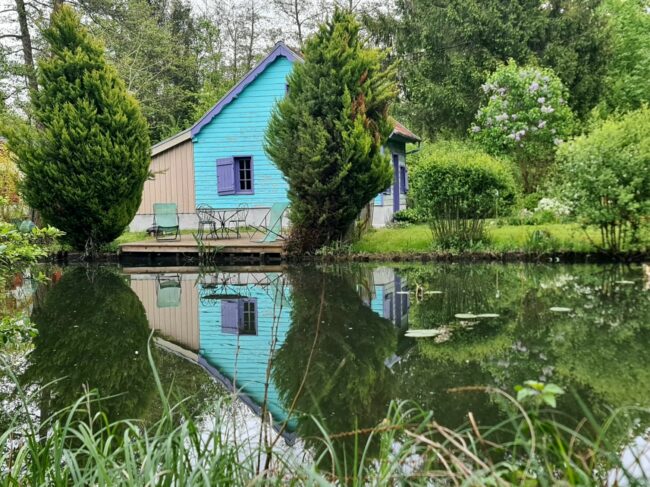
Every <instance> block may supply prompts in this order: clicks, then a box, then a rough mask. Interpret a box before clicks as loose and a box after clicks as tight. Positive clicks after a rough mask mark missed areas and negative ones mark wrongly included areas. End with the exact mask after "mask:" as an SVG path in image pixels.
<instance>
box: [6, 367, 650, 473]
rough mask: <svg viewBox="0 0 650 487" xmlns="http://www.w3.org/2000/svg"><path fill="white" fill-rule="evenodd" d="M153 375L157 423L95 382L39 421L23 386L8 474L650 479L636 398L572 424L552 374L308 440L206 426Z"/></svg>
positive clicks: (395, 408)
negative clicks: (464, 414)
mask: <svg viewBox="0 0 650 487" xmlns="http://www.w3.org/2000/svg"><path fill="white" fill-rule="evenodd" d="M150 361H151V362H152V360H151V356H150ZM154 376H155V379H156V382H157V386H158V391H159V394H160V398H161V400H162V402H163V412H162V414H161V417H160V418H159V419H158V421H157V422H156V423H155V424H153V425H152V426H149V427H145V426H144V425H143V424H142V423H139V422H137V421H119V422H113V423H111V422H109V421H108V420H107V419H106V417H105V416H104V415H103V414H101V413H96V412H93V411H94V410H95V409H96V400H97V397H96V396H95V395H94V394H93V393H92V392H89V393H87V394H86V395H85V396H83V397H81V398H80V399H79V400H78V401H77V402H76V403H75V404H73V405H71V406H70V407H69V408H67V409H65V410H63V411H59V412H57V413H55V414H53V415H52V416H51V417H49V418H46V419H44V420H43V421H40V422H37V421H36V420H35V419H33V411H30V410H29V404H30V403H32V398H31V397H29V395H28V393H27V392H26V391H24V390H22V389H20V388H18V389H17V390H18V395H19V399H20V400H21V402H22V404H23V407H24V414H22V415H20V419H19V418H18V417H17V418H16V421H14V423H13V424H11V425H10V426H9V427H8V428H7V429H6V430H5V431H3V432H2V433H1V435H0V478H1V479H2V480H1V484H2V485H7V486H9V485H21V486H22V485H32V486H36V485H102V486H103V485H143V486H144V485H175V486H176V485H256V484H264V485H275V484H277V485H280V484H282V485H285V484H287V483H290V484H293V485H329V484H336V485H341V484H345V485H526V486H537V485H539V486H544V485H558V484H563V485H595V484H609V485H615V482H616V481H618V483H617V484H616V485H647V481H648V479H650V472H648V471H646V472H645V476H644V473H643V461H644V459H643V458H633V459H632V461H631V462H630V461H629V459H628V461H627V462H626V464H625V465H624V464H623V462H621V461H620V460H619V458H620V457H621V450H622V448H623V447H624V445H625V444H626V443H629V442H630V440H632V438H633V436H634V435H633V429H631V427H630V425H631V422H629V420H628V418H629V417H630V415H629V414H628V413H629V410H628V411H617V412H615V413H613V414H612V416H611V418H610V419H609V420H608V421H607V422H605V423H604V424H597V423H596V422H595V421H594V420H593V418H592V417H591V415H590V414H589V413H588V411H586V410H585V418H584V420H582V421H581V422H580V423H579V424H578V425H576V427H570V426H567V425H566V424H570V423H566V422H565V421H563V420H562V418H561V417H558V415H556V414H554V413H553V408H552V407H548V408H546V407H547V406H553V405H554V402H555V396H556V395H558V394H561V393H563V391H561V390H560V389H559V388H557V387H556V386H553V385H552V384H548V385H544V384H538V383H528V384H527V385H526V386H525V387H524V388H522V389H521V390H520V391H519V394H518V399H520V400H519V401H518V400H517V399H515V398H514V397H512V396H511V395H509V394H508V393H506V392H504V391H500V390H496V389H490V388H466V389H459V390H457V391H456V392H457V393H458V394H459V400H462V394H463V393H464V392H466V391H470V390H471V391H474V392H475V391H476V390H477V389H478V390H480V391H482V392H484V393H486V394H491V395H493V397H494V400H495V401H502V403H503V406H504V408H506V410H507V411H509V416H508V419H507V420H506V421H504V422H503V423H501V424H497V425H492V426H489V427H486V426H479V425H478V424H477V422H476V421H475V420H474V417H473V416H472V414H471V413H470V414H469V415H468V420H467V425H466V426H465V427H463V428H460V429H457V430H451V429H448V428H446V427H445V426H443V425H440V424H438V423H436V421H435V419H434V418H433V417H432V413H431V412H429V411H424V410H421V409H419V408H417V407H415V406H414V405H412V404H410V403H397V402H395V403H393V404H391V406H390V408H389V410H388V411H387V415H386V418H385V419H384V420H383V421H382V422H381V423H380V424H378V425H376V427H374V428H369V429H366V430H359V431H351V432H343V433H336V434H329V433H328V432H327V431H324V430H323V429H321V431H322V437H319V438H317V439H306V440H305V444H310V445H312V447H311V448H308V449H307V448H303V447H300V446H299V447H294V448H293V449H288V448H279V447H278V445H279V444H280V442H276V441H275V440H276V439H275V438H273V437H270V436H266V435H264V437H260V438H259V441H253V440H249V441H246V442H241V441H236V440H235V441H233V436H232V435H231V427H232V425H230V424H228V422H229V418H230V416H229V414H228V411H227V404H225V403H219V404H218V405H217V409H216V411H215V413H214V418H212V421H211V422H210V421H208V422H207V423H208V424H209V427H208V428H206V422H205V421H201V420H196V419H193V418H191V417H190V416H188V415H186V414H185V413H184V412H183V404H182V403H180V404H176V405H171V404H170V403H169V401H168V399H167V397H166V395H165V392H164V391H163V388H162V386H161V383H160V381H159V379H158V376H157V373H156V371H155V370H154ZM522 391H524V392H522ZM40 392H41V391H32V392H31V394H35V395H38V394H39V393H40ZM545 408H546V409H545ZM648 412H650V411H647V410H644V411H641V410H639V411H635V415H636V414H637V413H638V414H647V413H648ZM25 418H27V419H25ZM311 420H312V421H316V420H315V419H311ZM270 431H272V430H270ZM621 431H623V432H624V434H623V435H621ZM612 432H613V433H612ZM307 440H309V441H307ZM312 440H313V441H312ZM350 445H352V448H349V446H350ZM646 445H647V443H646ZM303 446H304V445H303ZM635 452H636V453H633V454H632V456H633V457H634V456H635V455H637V454H638V450H635ZM646 454H650V451H648V452H647V453H646ZM637 456H638V455H637ZM628 457H629V455H628ZM647 460H648V459H647V458H646V459H645V461H647ZM646 476H647V477H646Z"/></svg>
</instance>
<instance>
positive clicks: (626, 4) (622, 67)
mask: <svg viewBox="0 0 650 487" xmlns="http://www.w3.org/2000/svg"><path fill="white" fill-rule="evenodd" d="M647 9H648V2H647V1H644V0H605V1H604V2H603V5H602V7H601V8H600V10H599V11H600V15H601V16H602V17H603V18H604V19H606V21H607V24H608V30H607V33H608V35H609V37H610V39H611V53H610V55H609V58H608V62H607V75H606V76H605V79H604V93H603V97H602V101H601V103H600V105H599V106H598V110H597V112H598V114H599V115H601V116H603V115H604V116H606V115H608V114H610V113H612V112H615V111H618V112H626V111H630V110H637V109H639V108H641V107H642V106H643V104H644V103H646V104H647V103H650V49H649V48H648V46H650V15H649V14H648V10H647Z"/></svg>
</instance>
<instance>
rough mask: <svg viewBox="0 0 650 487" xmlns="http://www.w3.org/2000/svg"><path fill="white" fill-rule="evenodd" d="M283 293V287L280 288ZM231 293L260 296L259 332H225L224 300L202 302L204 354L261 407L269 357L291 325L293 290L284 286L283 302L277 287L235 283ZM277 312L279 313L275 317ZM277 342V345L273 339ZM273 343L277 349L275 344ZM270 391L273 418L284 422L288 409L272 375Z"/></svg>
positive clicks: (250, 296) (202, 348)
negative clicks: (223, 323) (291, 293)
mask: <svg viewBox="0 0 650 487" xmlns="http://www.w3.org/2000/svg"><path fill="white" fill-rule="evenodd" d="M277 289H278V291H277V296H278V297H279V296H280V292H282V290H281V286H280V287H278V288H277ZM227 294H240V295H241V296H242V297H243V298H245V299H248V298H252V299H256V302H257V335H239V336H238V335H237V334H233V333H228V331H227V330H226V331H224V330H223V329H222V326H221V321H222V316H221V313H222V307H221V306H220V302H217V303H213V304H216V305H215V306H211V305H206V303H205V302H201V304H200V305H199V329H200V332H199V333H200V344H201V349H200V351H199V353H200V355H201V356H202V357H203V358H205V360H206V361H207V362H208V363H209V364H210V365H212V366H213V367H215V368H216V369H218V370H219V371H220V372H221V373H222V374H223V375H225V376H226V377H228V379H230V380H231V381H232V382H233V384H235V383H236V384H235V385H236V387H237V388H238V389H239V390H240V391H241V392H242V393H244V394H246V395H247V396H248V397H250V398H251V399H252V400H253V402H255V403H256V404H257V405H259V406H261V405H262V404H263V403H264V397H265V388H266V382H267V377H266V372H267V366H268V363H269V360H270V359H271V358H272V355H273V353H274V352H277V351H278V350H279V349H280V347H282V344H283V343H284V340H285V337H286V335H287V333H288V331H289V328H290V327H291V302H290V291H289V289H288V288H287V287H285V289H284V297H283V298H282V299H283V304H282V306H281V307H280V305H279V303H278V304H277V305H274V298H275V296H276V287H275V286H273V285H271V286H263V287H262V286H256V285H254V284H249V285H247V286H232V289H228V290H227ZM274 314H276V315H278V316H277V317H276V318H274ZM274 338H275V340H276V341H275V343H274V344H273V343H272V342H273V339H274ZM272 346H273V350H271V347H272ZM268 382H269V384H268V390H267V393H266V397H267V407H268V410H269V411H270V412H271V414H272V415H273V418H274V419H275V420H276V421H278V422H282V421H284V420H285V419H286V411H285V409H284V407H283V403H282V400H281V399H280V396H279V393H278V391H277V389H276V387H275V384H274V383H273V380H272V379H271V377H269V378H268ZM289 426H290V429H293V428H294V427H295V420H291V421H290V422H289Z"/></svg>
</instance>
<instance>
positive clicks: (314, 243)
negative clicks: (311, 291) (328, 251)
mask: <svg viewBox="0 0 650 487" xmlns="http://www.w3.org/2000/svg"><path fill="white" fill-rule="evenodd" d="M303 54H304V58H305V59H304V63H295V65H294V68H293V71H292V73H291V74H290V75H289V77H288V94H287V96H286V97H285V98H284V99H283V100H282V101H281V102H280V103H278V105H277V106H276V109H275V110H274V112H273V114H272V117H271V121H270V123H269V126H268V129H267V132H266V152H267V153H268V155H269V157H270V158H271V159H272V160H273V162H274V163H275V164H276V165H277V167H278V168H279V169H280V170H281V171H282V173H283V174H284V176H285V179H286V180H287V182H288V185H289V200H290V202H291V211H290V218H291V222H292V232H291V243H292V250H293V251H295V252H300V253H303V252H312V251H314V250H316V249H318V248H320V247H321V246H323V245H326V244H329V243H330V242H332V241H335V240H337V239H340V238H342V237H343V236H344V235H345V233H346V231H347V230H348V229H349V227H350V225H351V224H352V223H353V222H354V220H355V218H356V217H357V215H358V214H359V212H360V211H361V209H362V208H363V207H364V205H366V204H367V203H368V202H369V201H370V200H371V199H372V198H373V197H374V196H375V195H377V194H378V193H379V192H381V191H382V190H384V189H386V188H387V187H388V185H389V184H390V181H391V170H390V164H389V160H388V155H387V154H386V155H384V154H383V153H382V150H381V147H382V145H383V144H385V143H386V141H387V139H388V136H389V135H390V133H391V131H392V123H391V121H390V119H389V117H388V109H389V106H390V105H391V103H392V101H393V100H394V99H395V96H396V88H395V82H394V79H395V70H394V69H393V68H385V66H384V65H383V64H384V60H385V56H384V54H383V53H382V52H381V51H379V50H376V49H370V48H368V47H366V44H365V42H364V41H363V40H362V39H361V37H360V35H359V24H358V23H357V21H356V20H355V19H354V17H353V16H352V15H351V14H349V13H346V12H343V11H341V10H337V11H336V12H335V13H334V15H333V18H332V20H331V21H329V22H327V23H326V24H324V25H322V26H321V27H320V29H319V30H318V32H317V33H316V34H315V35H314V36H313V37H312V38H310V39H309V40H308V41H307V42H306V45H305V48H304V52H303Z"/></svg>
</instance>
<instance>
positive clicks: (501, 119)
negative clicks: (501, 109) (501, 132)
mask: <svg viewBox="0 0 650 487" xmlns="http://www.w3.org/2000/svg"><path fill="white" fill-rule="evenodd" d="M494 119H495V120H496V121H497V122H504V121H506V120H508V114H507V113H502V114H501V115H497V116H496V117H494Z"/></svg>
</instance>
